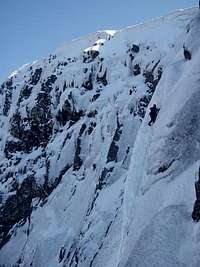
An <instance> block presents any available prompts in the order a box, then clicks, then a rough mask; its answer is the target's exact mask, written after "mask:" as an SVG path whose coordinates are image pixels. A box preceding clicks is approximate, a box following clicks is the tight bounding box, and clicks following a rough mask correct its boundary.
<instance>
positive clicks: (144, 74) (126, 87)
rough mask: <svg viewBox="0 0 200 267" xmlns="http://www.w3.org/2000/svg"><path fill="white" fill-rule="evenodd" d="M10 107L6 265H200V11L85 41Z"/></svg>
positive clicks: (33, 75) (19, 87)
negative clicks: (197, 211) (198, 196)
mask: <svg viewBox="0 0 200 267" xmlns="http://www.w3.org/2000/svg"><path fill="white" fill-rule="evenodd" d="M183 45H185V47H187V49H188V50H189V51H190V52H191V54H192V59H191V60H186V59H185V58H184V55H183ZM0 101H1V105H0V109H1V115H0V125H1V132H0V135H1V136H0V160H1V162H0V173H1V176H0V177H1V178H0V179H1V184H0V193H1V206H0V207H1V210H0V211H1V217H0V220H1V236H0V237H1V251H0V266H2V267H3V266H4V267H8V266H18V267H27V266H32V267H59V266H65V267H135V266H141V267H145V266H148V267H151V266H158V267H159V266H162V267H171V266H181V267H183V266H191V267H194V266H195V267H199V266H200V253H199V248H200V225H199V224H198V223H194V222H193V221H192V218H191V213H192V210H193V205H194V201H195V190H194V182H195V173H196V171H197V170H198V168H199V165H200V14H199V10H198V9H197V8H190V9H186V10H179V11H177V12H174V13H173V14H170V15H168V16H165V17H161V18H158V19H155V20H152V21H150V22H148V23H144V24H139V25H136V26H133V27H128V28H126V29H122V30H118V31H101V32H97V33H94V34H91V35H90V36H87V37H83V38H80V39H77V40H74V41H72V42H71V43H69V44H67V45H65V46H63V47H62V48H60V49H58V50H57V51H56V53H55V54H53V55H50V56H49V58H46V59H42V60H39V61H36V62H34V63H33V64H27V65H25V66H23V67H22V68H21V69H19V70H18V71H16V72H15V73H13V74H12V75H11V76H10V77H9V78H8V80H7V81H5V83H4V84H3V85H2V86H1V95H0ZM153 104H156V105H157V106H158V107H159V108H160V112H159V115H158V118H157V121H156V123H155V124H154V125H153V126H152V127H149V126H148V121H149V107H150V106H152V105H153ZM146 111H147V112H146Z"/></svg>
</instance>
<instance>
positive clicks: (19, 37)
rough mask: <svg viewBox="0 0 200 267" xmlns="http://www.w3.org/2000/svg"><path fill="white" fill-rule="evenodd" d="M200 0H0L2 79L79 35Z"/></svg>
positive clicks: (129, 22) (139, 19)
mask: <svg viewBox="0 0 200 267" xmlns="http://www.w3.org/2000/svg"><path fill="white" fill-rule="evenodd" d="M197 4H198V1H197V0H169V1H164V0H140V1H139V0H0V11H1V16H0V34H1V35H0V36H1V39H0V83H1V82H3V81H4V80H5V79H6V78H7V76H8V75H9V74H10V73H11V72H13V71H14V70H16V69H18V68H19V67H20V66H22V65H24V64H25V63H29V62H33V61H34V60H37V59H40V58H42V57H45V56H48V55H49V54H50V53H53V52H54V51H55V50H56V48H57V47H59V46H61V45H62V44H63V43H66V42H68V41H70V40H72V39H74V38H77V37H80V36H83V35H87V34H89V33H92V32H95V31H98V30H104V29H120V28H124V27H126V26H130V25H134V24H137V23H140V22H143V21H148V20H150V19H152V18H155V17H159V16H162V15H166V14H168V13H169V12H172V11H174V10H176V9H180V8H186V7H191V6H195V5H197Z"/></svg>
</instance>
